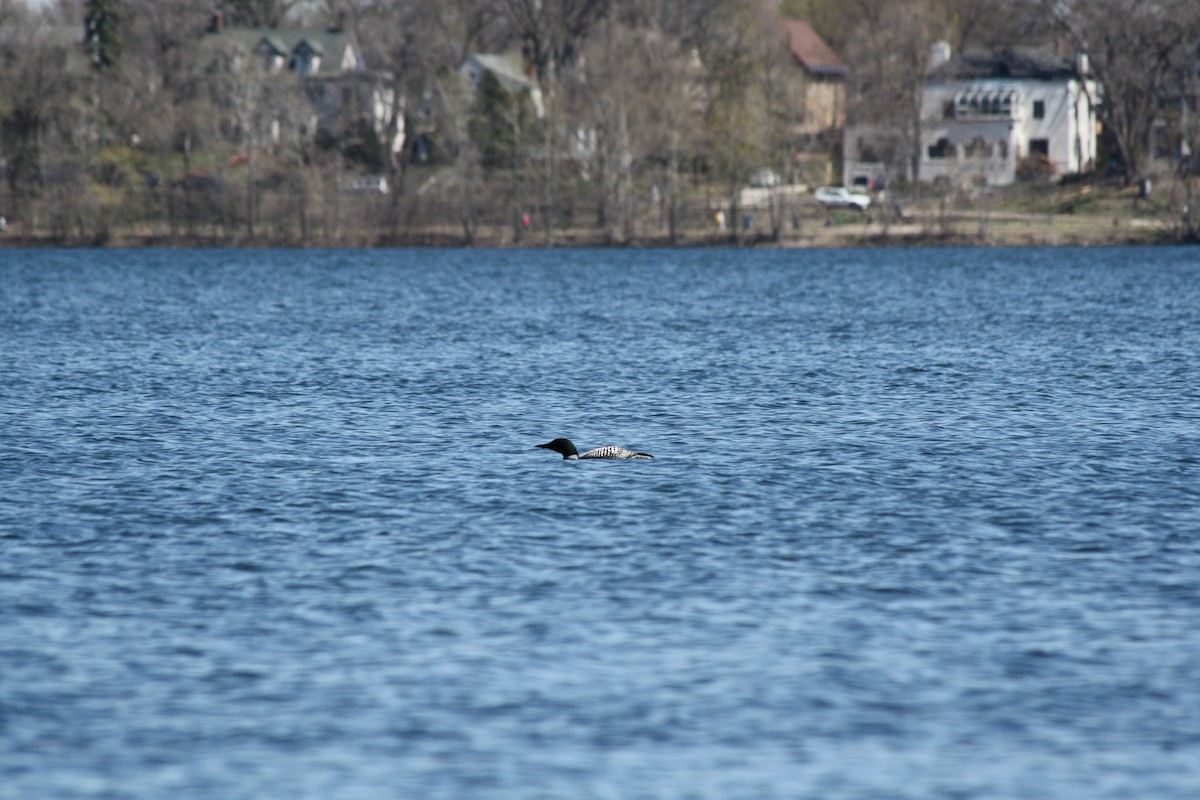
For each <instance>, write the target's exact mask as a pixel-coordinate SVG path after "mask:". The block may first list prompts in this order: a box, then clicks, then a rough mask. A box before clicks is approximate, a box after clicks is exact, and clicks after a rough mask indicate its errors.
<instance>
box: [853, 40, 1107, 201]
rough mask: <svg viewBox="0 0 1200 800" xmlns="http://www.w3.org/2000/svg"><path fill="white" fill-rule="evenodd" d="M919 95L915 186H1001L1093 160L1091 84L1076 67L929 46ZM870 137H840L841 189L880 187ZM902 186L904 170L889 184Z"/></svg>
mask: <svg viewBox="0 0 1200 800" xmlns="http://www.w3.org/2000/svg"><path fill="white" fill-rule="evenodd" d="M932 63H933V67H932V68H931V70H930V72H929V76H928V78H927V79H926V82H925V86H924V89H923V91H922V99H921V109H922V112H921V113H922V119H921V142H920V157H919V162H920V163H919V170H920V176H919V177H920V179H921V180H922V181H933V180H938V179H942V180H947V181H950V182H951V183H955V184H965V183H975V184H988V185H993V186H1003V185H1006V184H1010V183H1013V182H1014V181H1016V180H1017V179H1018V178H1020V177H1035V176H1047V177H1048V176H1053V175H1066V174H1073V173H1078V172H1084V171H1086V170H1089V169H1091V168H1092V167H1093V166H1094V164H1095V159H1096V112H1095V109H1094V107H1093V105H1092V103H1093V102H1094V101H1095V100H1097V99H1098V98H1097V94H1096V92H1097V88H1096V84H1095V83H1094V82H1093V81H1091V80H1087V83H1086V85H1085V83H1084V80H1085V79H1083V78H1081V77H1080V75H1085V74H1086V72H1087V61H1086V58H1085V57H1082V56H1081V57H1079V58H1077V59H1071V58H1068V57H1064V56H1061V55H1058V54H1057V53H1054V52H1053V51H1050V50H1046V49H1043V48H1023V47H1017V48H1011V49H1005V50H995V51H993V50H966V51H964V52H963V53H961V54H959V55H957V56H954V57H951V56H950V53H949V47H948V46H947V45H946V44H945V43H939V44H938V45H935V48H934V54H933V60H932ZM870 140H871V137H870V130H869V129H858V130H853V129H852V130H851V131H848V132H847V136H846V154H845V155H846V162H845V166H844V170H845V173H844V174H845V178H846V182H847V183H848V184H853V185H859V186H882V185H883V183H884V178H885V176H886V175H887V173H888V170H887V165H885V164H883V163H881V162H879V161H878V160H875V159H873V158H872V157H871V156H872V153H871V152H870V150H871V146H870ZM898 174H899V175H902V176H903V177H906V178H909V179H911V178H912V177H913V176H912V175H911V160H909V161H908V163H904V164H897V165H893V168H892V170H891V176H892V177H897V176H898Z"/></svg>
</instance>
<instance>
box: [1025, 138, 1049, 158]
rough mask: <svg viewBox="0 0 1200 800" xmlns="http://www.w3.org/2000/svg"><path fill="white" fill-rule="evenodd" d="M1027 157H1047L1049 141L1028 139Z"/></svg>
mask: <svg viewBox="0 0 1200 800" xmlns="http://www.w3.org/2000/svg"><path fill="white" fill-rule="evenodd" d="M1029 155H1031V156H1048V155H1050V140H1049V139H1030V140H1029Z"/></svg>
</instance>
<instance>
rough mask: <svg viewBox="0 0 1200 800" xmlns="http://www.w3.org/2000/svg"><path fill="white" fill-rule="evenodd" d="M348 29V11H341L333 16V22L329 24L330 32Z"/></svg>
mask: <svg viewBox="0 0 1200 800" xmlns="http://www.w3.org/2000/svg"><path fill="white" fill-rule="evenodd" d="M344 30H346V12H345V11H339V12H337V14H335V15H334V17H333V22H332V23H330V25H329V32H330V33H341V32H342V31H344Z"/></svg>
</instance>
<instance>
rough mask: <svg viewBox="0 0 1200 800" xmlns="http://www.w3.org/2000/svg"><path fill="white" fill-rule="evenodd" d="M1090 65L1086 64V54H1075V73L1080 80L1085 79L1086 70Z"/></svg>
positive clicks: (1080, 52)
mask: <svg viewBox="0 0 1200 800" xmlns="http://www.w3.org/2000/svg"><path fill="white" fill-rule="evenodd" d="M1090 67H1091V65H1090V64H1089V63H1088V54H1087V53H1085V52H1083V51H1082V50H1080V51H1079V52H1078V53H1076V54H1075V72H1076V73H1077V74H1078V75H1079V77H1080V78H1087V76H1088V69H1089V68H1090Z"/></svg>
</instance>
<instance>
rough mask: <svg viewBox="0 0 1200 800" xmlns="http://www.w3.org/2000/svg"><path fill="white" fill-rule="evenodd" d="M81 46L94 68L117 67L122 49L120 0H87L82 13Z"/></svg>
mask: <svg viewBox="0 0 1200 800" xmlns="http://www.w3.org/2000/svg"><path fill="white" fill-rule="evenodd" d="M83 46H84V49H85V50H86V51H87V54H88V55H89V56H90V57H91V59H92V64H93V65H94V66H95V67H96V69H100V70H114V71H115V70H116V69H117V67H118V66H119V65H120V63H121V51H122V49H123V47H122V43H121V3H120V0H87V3H86V4H85V5H84V14H83Z"/></svg>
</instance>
